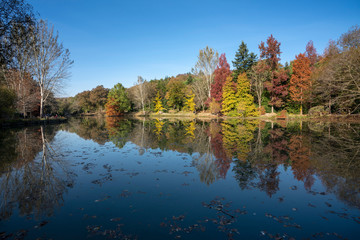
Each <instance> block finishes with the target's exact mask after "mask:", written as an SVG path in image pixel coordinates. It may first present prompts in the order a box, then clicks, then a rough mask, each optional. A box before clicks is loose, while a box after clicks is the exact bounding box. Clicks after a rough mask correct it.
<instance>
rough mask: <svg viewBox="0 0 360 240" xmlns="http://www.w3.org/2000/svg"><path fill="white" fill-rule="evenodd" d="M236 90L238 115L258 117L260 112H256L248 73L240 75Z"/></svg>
mask: <svg viewBox="0 0 360 240" xmlns="http://www.w3.org/2000/svg"><path fill="white" fill-rule="evenodd" d="M236 90H237V91H236V94H235V96H236V99H237V106H236V110H237V113H238V115H240V117H256V116H258V115H259V112H258V111H257V110H256V107H255V104H254V97H253V96H252V95H251V94H250V82H249V79H248V78H247V76H246V73H241V74H239V76H238V79H237V87H236Z"/></svg>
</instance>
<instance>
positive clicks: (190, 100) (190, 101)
mask: <svg viewBox="0 0 360 240" xmlns="http://www.w3.org/2000/svg"><path fill="white" fill-rule="evenodd" d="M194 98H195V94H191V95H188V96H187V97H186V99H185V104H184V108H183V110H184V111H188V112H195V102H194Z"/></svg>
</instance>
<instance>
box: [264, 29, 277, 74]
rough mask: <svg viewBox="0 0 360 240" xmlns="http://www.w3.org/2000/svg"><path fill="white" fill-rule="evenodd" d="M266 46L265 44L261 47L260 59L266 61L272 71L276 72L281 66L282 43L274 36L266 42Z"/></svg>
mask: <svg viewBox="0 0 360 240" xmlns="http://www.w3.org/2000/svg"><path fill="white" fill-rule="evenodd" d="M266 44H267V45H266V46H265V43H264V42H261V43H260V45H259V50H260V58H261V59H265V60H266V62H267V64H268V65H269V66H270V69H271V70H272V71H274V70H275V69H277V68H278V66H279V61H280V54H281V52H280V44H281V43H280V42H278V41H277V40H276V39H275V38H274V37H273V35H272V34H271V35H270V37H269V38H268V39H267V40H266Z"/></svg>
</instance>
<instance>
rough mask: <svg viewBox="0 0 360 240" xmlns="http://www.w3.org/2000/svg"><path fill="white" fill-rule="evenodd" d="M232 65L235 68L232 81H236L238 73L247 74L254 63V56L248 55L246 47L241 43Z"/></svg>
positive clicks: (252, 54)
mask: <svg viewBox="0 0 360 240" xmlns="http://www.w3.org/2000/svg"><path fill="white" fill-rule="evenodd" d="M232 63H233V66H234V67H235V70H234V79H237V77H238V75H239V74H240V73H244V72H248V71H249V70H250V69H251V67H252V65H254V64H255V63H256V54H254V53H253V52H251V53H249V49H248V48H247V45H246V44H245V43H244V41H242V42H241V44H240V46H239V49H238V51H237V52H236V54H235V60H234V61H233V62H232Z"/></svg>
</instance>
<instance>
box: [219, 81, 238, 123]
mask: <svg viewBox="0 0 360 240" xmlns="http://www.w3.org/2000/svg"><path fill="white" fill-rule="evenodd" d="M237 105H238V100H237V98H236V92H235V86H234V83H233V81H232V78H231V77H230V76H229V77H227V78H226V81H225V84H224V87H223V94H222V110H221V112H222V113H223V114H224V115H227V116H236V115H237V113H236V109H237Z"/></svg>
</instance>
